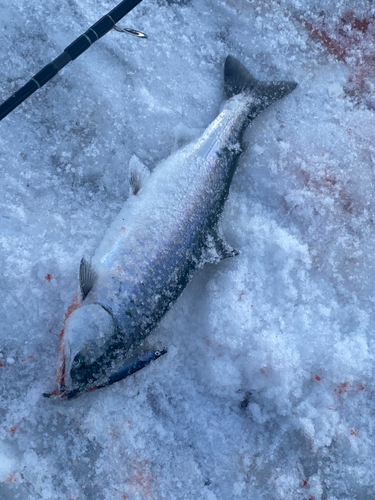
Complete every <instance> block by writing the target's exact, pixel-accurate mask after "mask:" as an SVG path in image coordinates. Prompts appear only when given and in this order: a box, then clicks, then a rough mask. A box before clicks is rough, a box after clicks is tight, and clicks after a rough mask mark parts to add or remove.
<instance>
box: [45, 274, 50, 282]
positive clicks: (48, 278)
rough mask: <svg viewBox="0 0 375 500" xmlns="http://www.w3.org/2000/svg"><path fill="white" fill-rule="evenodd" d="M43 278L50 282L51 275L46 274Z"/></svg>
mask: <svg viewBox="0 0 375 500" xmlns="http://www.w3.org/2000/svg"><path fill="white" fill-rule="evenodd" d="M45 278H46V280H47V281H51V279H52V275H51V274H50V273H48V274H46V276H45Z"/></svg>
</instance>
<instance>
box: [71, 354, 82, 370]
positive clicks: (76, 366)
mask: <svg viewBox="0 0 375 500" xmlns="http://www.w3.org/2000/svg"><path fill="white" fill-rule="evenodd" d="M84 364H85V362H84V357H83V356H82V355H81V354H77V356H76V357H75V358H74V359H73V363H72V368H74V369H75V370H79V369H80V368H82V367H83V366H84Z"/></svg>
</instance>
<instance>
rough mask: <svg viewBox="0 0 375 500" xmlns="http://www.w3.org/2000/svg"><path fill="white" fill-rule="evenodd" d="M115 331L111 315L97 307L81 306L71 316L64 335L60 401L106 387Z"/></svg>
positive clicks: (98, 305) (93, 305)
mask: <svg viewBox="0 0 375 500" xmlns="http://www.w3.org/2000/svg"><path fill="white" fill-rule="evenodd" d="M116 330H117V329H116V325H115V322H114V320H113V317H112V315H111V313H110V312H108V311H107V310H106V309H104V307H102V306H101V305H100V304H87V305H82V306H81V307H79V308H78V309H76V310H75V311H73V312H72V314H71V315H70V316H69V318H68V319H67V322H66V326H65V333H64V347H63V349H64V354H63V364H64V367H63V373H64V375H63V379H62V384H61V387H60V393H61V397H62V398H63V399H72V398H74V397H77V396H78V395H79V394H81V393H82V392H86V391H90V390H93V389H95V388H96V387H99V386H102V385H106V383H107V382H108V376H109V372H110V370H111V367H110V364H111V357H110V351H111V343H113V339H114V337H115V336H116Z"/></svg>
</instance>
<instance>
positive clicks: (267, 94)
mask: <svg viewBox="0 0 375 500" xmlns="http://www.w3.org/2000/svg"><path fill="white" fill-rule="evenodd" d="M296 87H297V83H295V82H287V81H280V82H261V81H259V80H257V79H256V78H254V77H253V76H251V74H250V73H249V71H248V70H247V69H246V68H245V66H244V65H243V64H241V63H240V61H239V60H238V59H236V58H235V57H233V56H228V57H227V58H226V60H225V65H224V90H225V94H226V96H227V98H228V99H229V98H231V97H233V96H235V95H237V94H242V93H245V94H246V95H248V96H249V98H250V99H249V104H250V106H249V109H250V111H249V117H250V118H255V117H256V116H257V115H258V114H259V113H260V112H261V111H263V109H265V108H267V107H268V106H269V105H270V104H272V103H273V102H275V101H278V100H279V99H281V98H282V97H284V96H286V95H287V94H289V93H290V92H292V90H294V89H295V88H296Z"/></svg>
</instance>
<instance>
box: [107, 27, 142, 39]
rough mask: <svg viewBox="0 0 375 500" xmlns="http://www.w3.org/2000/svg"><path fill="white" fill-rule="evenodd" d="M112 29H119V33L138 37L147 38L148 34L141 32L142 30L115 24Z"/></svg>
mask: <svg viewBox="0 0 375 500" xmlns="http://www.w3.org/2000/svg"><path fill="white" fill-rule="evenodd" d="M113 29H114V30H116V31H119V32H120V33H127V34H128V35H133V36H137V37H138V38H148V36H147V35H146V34H145V33H142V31H137V30H133V29H131V28H119V27H118V26H117V24H115V25H114V26H113Z"/></svg>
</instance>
